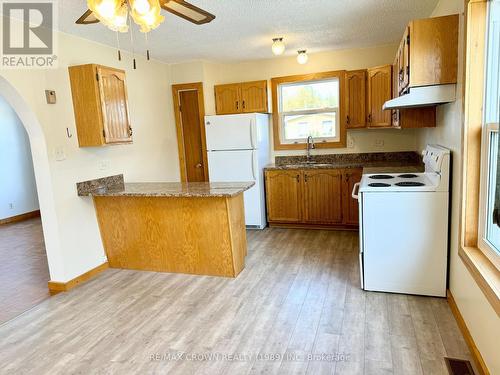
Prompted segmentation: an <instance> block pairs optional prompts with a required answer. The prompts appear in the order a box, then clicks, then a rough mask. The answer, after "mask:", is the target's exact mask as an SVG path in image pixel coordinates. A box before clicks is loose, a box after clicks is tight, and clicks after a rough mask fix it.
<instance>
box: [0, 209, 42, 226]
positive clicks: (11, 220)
mask: <svg viewBox="0 0 500 375" xmlns="http://www.w3.org/2000/svg"><path fill="white" fill-rule="evenodd" d="M34 217H40V210H36V211H31V212H26V213H24V214H20V215H16V216H11V217H6V218H5V219H0V225H3V224H10V223H16V222H18V221H23V220H28V219H32V218H34Z"/></svg>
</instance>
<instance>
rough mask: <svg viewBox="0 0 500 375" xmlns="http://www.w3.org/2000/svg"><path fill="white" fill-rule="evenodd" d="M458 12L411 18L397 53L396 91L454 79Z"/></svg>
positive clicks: (445, 82)
mask: <svg viewBox="0 0 500 375" xmlns="http://www.w3.org/2000/svg"><path fill="white" fill-rule="evenodd" d="M458 22H459V20H458V15H457V14H454V15H449V16H444V17H433V18H426V19H420V20H413V21H411V22H410V23H409V24H408V26H407V27H406V28H405V32H404V34H403V37H402V39H401V42H400V44H399V48H398V52H397V55H396V64H395V65H397V67H398V72H397V93H398V94H400V95H401V94H404V93H406V92H407V91H408V89H409V88H411V87H418V86H429V85H442V84H450V83H456V82H457V61H458Z"/></svg>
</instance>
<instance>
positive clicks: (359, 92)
mask: <svg viewBox="0 0 500 375" xmlns="http://www.w3.org/2000/svg"><path fill="white" fill-rule="evenodd" d="M345 99H346V100H345V106H346V127H347V129H358V128H364V127H366V70H352V71H348V72H346V78H345Z"/></svg>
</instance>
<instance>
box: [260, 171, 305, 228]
mask: <svg viewBox="0 0 500 375" xmlns="http://www.w3.org/2000/svg"><path fill="white" fill-rule="evenodd" d="M302 188H303V186H302V171H300V170H290V169H287V170H273V171H267V172H266V202H267V216H268V218H269V221H279V222H282V223H298V222H300V221H301V218H302V202H301V198H302Z"/></svg>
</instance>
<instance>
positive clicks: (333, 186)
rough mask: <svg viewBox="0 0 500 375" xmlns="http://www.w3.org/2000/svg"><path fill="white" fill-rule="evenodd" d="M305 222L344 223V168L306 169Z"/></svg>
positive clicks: (304, 173) (304, 172) (304, 174)
mask: <svg viewBox="0 0 500 375" xmlns="http://www.w3.org/2000/svg"><path fill="white" fill-rule="evenodd" d="M303 176H304V196H303V204H304V218H303V219H304V222H306V223H318V224H341V223H342V170H340V169H311V170H304V171H303Z"/></svg>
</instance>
